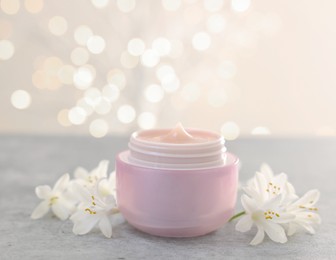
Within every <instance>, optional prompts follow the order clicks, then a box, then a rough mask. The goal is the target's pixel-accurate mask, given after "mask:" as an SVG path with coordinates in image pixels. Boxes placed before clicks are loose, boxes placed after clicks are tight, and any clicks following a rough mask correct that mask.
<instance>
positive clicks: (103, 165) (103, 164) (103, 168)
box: [93, 160, 109, 179]
mask: <svg viewBox="0 0 336 260" xmlns="http://www.w3.org/2000/svg"><path fill="white" fill-rule="evenodd" d="M108 165H109V161H108V160H102V161H100V162H99V165H98V167H97V168H96V169H94V170H93V174H94V175H96V176H97V177H98V178H99V179H100V178H106V177H107V169H108Z"/></svg>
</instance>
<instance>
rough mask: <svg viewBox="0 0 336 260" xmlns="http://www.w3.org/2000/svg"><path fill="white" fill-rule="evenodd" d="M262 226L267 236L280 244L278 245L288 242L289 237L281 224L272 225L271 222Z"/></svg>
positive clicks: (265, 222)
mask: <svg viewBox="0 0 336 260" xmlns="http://www.w3.org/2000/svg"><path fill="white" fill-rule="evenodd" d="M262 225H263V228H264V230H265V232H266V234H267V235H268V236H269V238H270V239H272V240H273V241H274V242H278V243H285V242H287V236H286V233H285V230H284V228H283V227H282V226H280V225H279V224H275V223H272V222H270V221H264V222H263V223H262Z"/></svg>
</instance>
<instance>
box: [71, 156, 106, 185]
mask: <svg viewBox="0 0 336 260" xmlns="http://www.w3.org/2000/svg"><path fill="white" fill-rule="evenodd" d="M108 165H109V161H107V160H102V161H100V162H99V164H98V166H97V167H96V168H94V169H93V170H92V171H91V172H89V171H87V170H86V169H84V168H83V167H78V168H77V169H76V170H75V172H74V176H75V180H74V182H77V183H79V184H80V185H82V186H87V187H94V186H95V184H96V183H97V181H99V180H100V179H101V178H106V177H107V170H108Z"/></svg>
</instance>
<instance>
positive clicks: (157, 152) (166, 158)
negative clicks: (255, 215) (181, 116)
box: [116, 124, 239, 237]
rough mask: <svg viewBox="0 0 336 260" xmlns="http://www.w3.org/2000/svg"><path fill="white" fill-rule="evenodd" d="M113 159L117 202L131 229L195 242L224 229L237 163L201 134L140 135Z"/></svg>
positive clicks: (219, 141) (213, 138) (217, 141)
mask: <svg viewBox="0 0 336 260" xmlns="http://www.w3.org/2000/svg"><path fill="white" fill-rule="evenodd" d="M128 146H129V150H127V151H124V152H121V153H120V154H118V155H117V158H116V178H117V201H118V207H119V209H120V211H121V213H122V214H123V216H124V217H125V219H126V220H127V221H128V222H129V224H131V225H132V226H134V227H135V228H137V229H139V230H141V231H143V232H146V233H149V234H152V235H157V236H165V237H194V236H200V235H204V234H207V233H209V232H212V231H214V230H216V229H218V228H220V227H221V226H223V225H224V224H225V223H226V222H227V221H228V219H229V218H230V217H231V216H232V214H233V212H234V207H235V203H236V197H237V184H238V164H239V160H238V158H237V157H236V156H235V155H233V154H230V153H228V152H226V148H225V146H224V139H223V137H222V136H220V135H218V134H216V133H214V132H210V131H205V130H198V129H184V128H183V127H182V125H181V124H178V125H177V126H176V127H175V128H173V129H153V130H143V131H139V132H135V133H133V134H132V136H131V138H130V141H129V145H128Z"/></svg>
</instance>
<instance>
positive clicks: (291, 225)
mask: <svg viewBox="0 0 336 260" xmlns="http://www.w3.org/2000/svg"><path fill="white" fill-rule="evenodd" d="M297 227H298V226H297V224H295V223H289V225H288V229H287V235H288V236H292V235H294V234H295V233H296V232H297V230H298V229H297Z"/></svg>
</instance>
